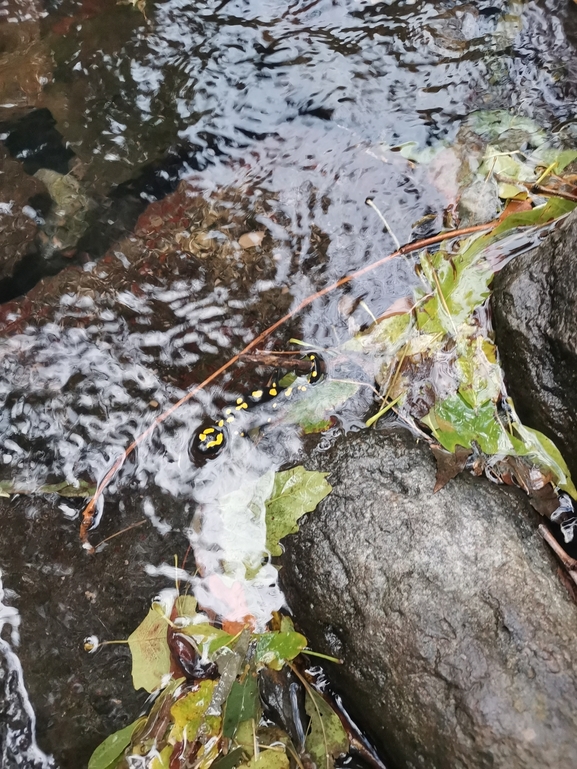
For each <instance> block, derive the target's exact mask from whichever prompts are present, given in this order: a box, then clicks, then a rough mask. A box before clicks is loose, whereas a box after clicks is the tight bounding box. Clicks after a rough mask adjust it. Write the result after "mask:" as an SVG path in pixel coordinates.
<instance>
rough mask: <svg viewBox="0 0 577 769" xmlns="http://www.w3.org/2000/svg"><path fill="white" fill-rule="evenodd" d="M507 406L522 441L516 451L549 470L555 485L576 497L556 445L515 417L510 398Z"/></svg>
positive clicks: (576, 491)
mask: <svg viewBox="0 0 577 769" xmlns="http://www.w3.org/2000/svg"><path fill="white" fill-rule="evenodd" d="M509 406H510V408H511V411H512V414H513V417H514V419H513V427H514V429H515V431H516V432H517V434H518V436H519V439H520V441H521V442H522V447H521V446H517V452H516V453H517V454H519V455H520V456H523V455H525V456H527V458H528V459H530V460H531V461H532V462H533V463H534V464H536V465H537V466H538V467H540V468H541V469H544V470H549V471H550V472H551V473H552V475H553V477H554V478H555V483H556V485H557V486H559V488H560V489H562V490H563V491H566V492H567V493H568V494H570V495H571V496H572V497H573V499H577V489H576V488H575V485H574V483H573V481H572V479H571V473H570V472H569V468H568V467H567V463H566V462H565V460H564V459H563V456H562V455H561V452H560V451H559V449H558V448H557V446H555V444H554V443H553V441H552V440H550V439H549V438H547V436H546V435H543V433H541V432H539V431H538V430H533V428H531V427H525V425H523V424H522V423H521V421H520V420H519V418H518V417H517V414H516V412H515V410H514V407H513V403H512V401H511V400H509Z"/></svg>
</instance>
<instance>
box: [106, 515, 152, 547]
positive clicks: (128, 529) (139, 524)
mask: <svg viewBox="0 0 577 769" xmlns="http://www.w3.org/2000/svg"><path fill="white" fill-rule="evenodd" d="M147 521H148V518H144V519H143V520H142V521H138V522H137V523H132V524H131V525H130V526H127V527H126V528H125V529H121V530H120V531H117V532H116V533H115V534H111V535H110V536H109V537H106V539H103V540H102V542H99V543H98V544H97V545H96V547H100V545H104V543H105V542H110V540H111V539H114V537H119V536H120V535H121V534H124V533H125V532H127V531H130V529H136V527H137V526H142V525H143V524H144V523H147Z"/></svg>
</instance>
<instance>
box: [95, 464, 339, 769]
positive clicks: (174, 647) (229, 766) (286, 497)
mask: <svg viewBox="0 0 577 769" xmlns="http://www.w3.org/2000/svg"><path fill="white" fill-rule="evenodd" d="M330 490H331V487H330V485H329V484H328V483H327V481H326V480H325V476H324V474H323V473H318V472H310V471H306V470H305V469H304V468H302V467H296V468H293V469H292V470H288V471H285V472H279V473H277V474H276V476H275V478H274V483H273V486H272V493H271V495H270V497H269V498H268V500H267V501H266V530H267V538H266V550H267V552H270V553H273V554H275V553H280V545H279V540H280V539H281V538H282V537H284V536H285V535H287V534H289V533H291V532H294V531H296V530H297V528H298V524H297V521H298V519H299V518H300V517H301V516H302V515H303V514H304V513H305V512H309V511H311V510H314V508H315V507H316V505H317V504H318V502H319V501H320V500H321V499H323V498H324V497H325V496H326V495H327V494H328V493H329V492H330ZM267 552H264V551H263V552H262V553H261V554H260V557H261V559H265V558H266V557H267ZM128 645H129V648H130V651H131V655H132V679H133V683H134V687H135V689H140V688H143V689H145V690H146V691H148V692H150V693H153V694H154V698H155V699H154V704H153V706H152V708H151V710H150V712H149V714H148V715H147V716H143V717H142V718H139V719H137V720H136V721H135V722H134V723H132V724H130V725H129V726H127V727H126V728H124V729H122V730H121V731H120V732H117V733H115V734H113V735H111V736H110V737H108V738H107V739H106V740H105V741H104V742H103V743H102V744H101V745H100V746H99V747H98V748H97V749H96V751H95V752H94V754H93V756H92V759H91V761H90V763H89V769H116V768H117V767H125V766H129V765H131V764H130V761H131V757H134V756H139V757H140V758H141V760H143V761H144V762H145V765H146V766H150V767H151V769H163V768H164V767H175V766H176V767H179V766H186V765H189V764H190V762H194V765H195V766H198V767H203V769H208V767H210V766H214V767H219V768H220V769H234V767H237V766H246V767H250V769H254V767H260V768H261V769H288V767H289V765H290V761H291V759H294V761H296V763H297V765H299V766H302V765H303V764H304V763H309V764H310V761H311V760H313V761H314V762H315V763H316V765H317V766H326V767H327V769H330V767H332V766H333V765H334V758H336V757H337V756H339V755H341V754H345V753H346V752H347V751H348V749H349V742H348V737H347V734H346V732H345V730H344V728H343V726H342V725H341V721H340V719H339V717H338V715H337V714H336V713H335V712H334V711H333V709H332V707H331V706H330V704H329V703H328V702H327V701H326V700H325V699H324V698H323V696H322V695H321V694H320V693H318V692H316V691H315V690H314V688H313V687H312V686H311V685H310V683H309V682H308V681H307V679H306V677H304V676H303V675H302V674H301V673H299V672H298V670H296V668H294V673H295V675H296V677H297V679H298V681H299V682H300V685H301V686H302V687H303V691H304V698H305V711H306V716H304V715H303V718H304V720H305V722H306V730H305V727H304V726H303V728H302V730H301V731H302V733H303V737H304V739H303V740H302V741H299V740H298V739H296V740H293V739H292V738H291V736H290V735H289V733H288V731H287V729H286V728H282V726H279V725H275V724H273V723H272V722H271V721H270V720H269V719H268V718H267V717H266V715H265V714H263V709H262V704H261V698H260V695H259V686H258V677H259V675H263V670H264V669H267V670H269V671H270V670H272V671H282V670H283V668H285V666H287V665H288V666H290V667H292V665H291V663H292V661H293V660H295V658H297V657H298V656H299V655H300V654H301V653H302V652H303V651H304V650H305V649H306V646H307V640H306V638H305V637H304V636H303V635H301V634H300V633H298V632H297V631H296V630H295V629H294V625H293V623H292V620H291V619H290V618H289V617H288V616H282V615H280V614H275V615H274V616H273V619H272V621H271V623H270V626H269V628H268V629H267V630H266V631H265V632H255V631H254V618H252V617H245V618H244V620H243V622H238V621H235V620H231V619H228V618H227V617H223V618H220V620H219V622H218V623H217V622H215V621H214V620H212V621H211V619H210V618H209V616H208V615H207V614H206V613H203V612H202V611H200V610H199V607H198V604H197V601H196V599H195V598H194V597H193V596H191V595H186V594H179V589H178V587H177V588H175V589H173V590H165V591H163V593H162V594H161V595H159V596H158V597H157V598H155V599H154V601H153V604H152V607H151V608H150V610H149V612H148V614H147V616H146V617H145V618H144V620H143V621H142V623H141V624H140V625H139V627H138V628H137V629H136V630H135V631H134V632H133V633H132V634H131V635H130V637H129V638H128ZM98 646H99V643H98V641H97V639H94V638H90V639H87V640H86V649H87V650H88V651H95V650H96V649H97V648H98ZM309 653H311V652H310V650H309ZM295 742H296V744H295ZM289 757H290V758H289Z"/></svg>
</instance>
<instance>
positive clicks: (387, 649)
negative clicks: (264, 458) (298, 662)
mask: <svg viewBox="0 0 577 769" xmlns="http://www.w3.org/2000/svg"><path fill="white" fill-rule="evenodd" d="M317 465H318V466H319V467H322V469H323V470H324V471H329V472H330V477H329V481H330V482H331V483H332V485H333V487H334V488H333V491H332V492H331V494H330V495H329V496H328V497H327V498H326V500H324V501H323V502H322V503H321V505H320V506H319V509H318V510H317V511H316V512H315V513H314V514H311V515H310V516H309V517H308V518H307V519H306V521H305V523H304V524H303V525H302V526H301V530H300V532H299V533H298V534H297V535H295V536H294V537H289V538H287V540H286V545H287V549H286V553H285V556H284V557H283V569H282V570H281V576H282V578H283V582H284V587H285V590H286V591H287V596H288V599H289V604H290V606H291V607H292V609H293V610H294V612H295V615H296V617H297V618H298V620H299V624H300V626H301V628H302V630H303V631H304V632H305V633H306V634H307V637H308V639H309V642H310V645H311V647H312V648H313V649H316V650H317V651H320V652H326V653H329V654H332V655H335V656H337V657H340V658H341V659H343V660H344V664H343V665H342V666H339V667H336V666H335V667H332V668H330V670H329V672H330V674H331V675H332V678H333V683H334V685H335V686H336V688H337V689H338V690H339V691H340V692H341V693H342V694H343V697H344V701H345V705H346V706H347V707H348V708H349V709H350V711H351V714H352V715H353V717H355V718H356V719H357V720H358V721H359V722H360V723H361V724H362V725H363V726H364V727H365V728H366V729H367V730H368V732H369V734H370V735H371V736H372V738H373V739H374V740H375V742H376V744H377V745H378V746H379V747H380V748H381V749H382V750H383V751H384V753H385V755H388V756H389V758H390V761H391V764H390V766H391V767H394V768H395V769H401V768H403V769H405V768H406V769H416V767H427V769H447V768H448V767H450V769H465V768H466V769H489V767H491V769H498V768H502V769H505V768H507V769H509V768H510V767H515V769H535V767H537V766H538V767H541V769H546V768H547V767H555V769H571V768H573V767H575V766H576V765H577V710H576V709H575V696H576V694H577V660H576V659H575V655H574V645H575V633H576V632H577V606H576V605H575V604H574V603H573V601H572V600H571V598H570V596H569V594H568V592H567V591H566V589H565V587H564V585H563V584H562V582H561V581H560V579H559V577H558V576H557V574H556V573H555V571H556V565H555V562H554V561H553V558H552V556H551V555H550V553H549V552H548V551H547V549H546V546H545V545H544V543H543V542H542V541H541V539H540V537H539V536H538V534H537V532H536V530H535V527H536V514H535V513H534V511H532V509H531V507H530V505H529V504H528V502H526V500H525V498H524V497H523V496H522V495H521V494H520V493H517V492H516V490H512V489H508V488H502V487H497V486H494V485H492V484H491V483H489V482H488V481H487V480H485V479H478V478H473V477H472V476H468V475H460V476H458V477H457V478H456V479H454V480H453V481H451V482H450V483H449V484H448V485H447V486H446V487H445V488H443V489H442V490H441V491H439V492H438V493H436V494H433V487H434V484H435V462H434V459H433V456H432V454H431V453H430V451H429V449H428V448H427V447H426V446H421V445H418V444H417V443H416V442H415V440H414V438H413V437H412V436H411V435H410V434H409V433H408V432H405V431H395V430H388V431H386V432H384V433H382V432H373V431H367V432H363V433H360V434H357V435H352V436H350V437H349V438H347V439H346V440H345V441H344V442H342V443H341V444H340V445H338V446H336V448H335V449H334V450H333V451H332V453H331V454H330V455H327V454H323V455H322V456H321V457H320V459H319V460H317Z"/></svg>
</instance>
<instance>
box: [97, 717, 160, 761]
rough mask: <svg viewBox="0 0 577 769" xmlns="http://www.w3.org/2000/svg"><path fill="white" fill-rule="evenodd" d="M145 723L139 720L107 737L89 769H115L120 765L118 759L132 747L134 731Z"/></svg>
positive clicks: (99, 747)
mask: <svg viewBox="0 0 577 769" xmlns="http://www.w3.org/2000/svg"><path fill="white" fill-rule="evenodd" d="M145 721H146V719H145V718H138V719H137V720H136V721H134V722H133V723H132V724H129V726H125V727H124V729H121V730H120V731H119V732H115V733H114V734H111V735H110V737H107V738H106V739H105V740H104V742H102V743H101V744H100V745H99V746H98V747H97V748H96V750H95V751H94V753H93V754H92V756H91V757H90V761H89V762H88V769H113V767H114V766H116V764H117V763H118V759H119V758H120V757H121V756H122V754H123V753H124V751H125V750H126V748H127V747H128V746H129V745H130V740H131V738H132V734H133V733H134V730H135V729H136V728H137V727H139V726H140V725H141V724H143V723H144V722H145Z"/></svg>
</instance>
